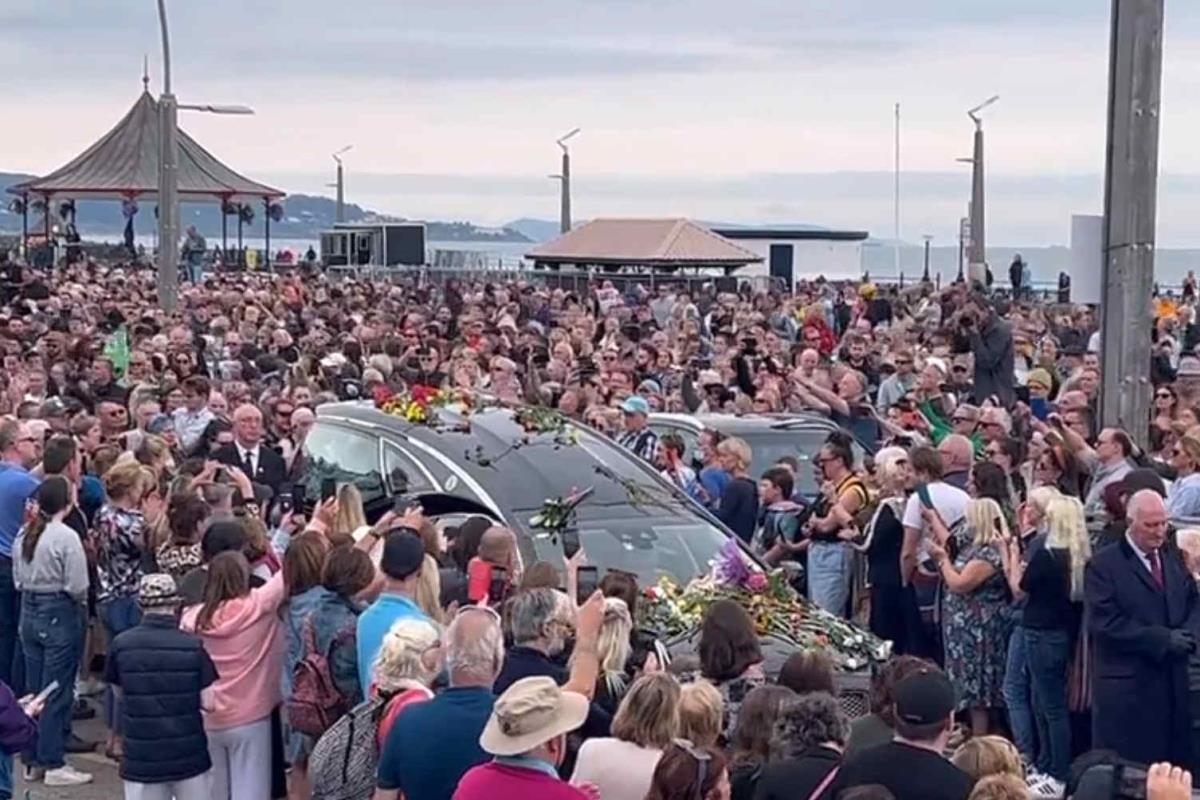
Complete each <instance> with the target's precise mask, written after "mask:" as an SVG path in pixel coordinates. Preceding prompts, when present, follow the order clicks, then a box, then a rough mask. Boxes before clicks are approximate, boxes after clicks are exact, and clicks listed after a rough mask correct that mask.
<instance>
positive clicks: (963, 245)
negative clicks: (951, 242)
mask: <svg viewBox="0 0 1200 800" xmlns="http://www.w3.org/2000/svg"><path fill="white" fill-rule="evenodd" d="M966 222H967V220H965V219H961V220H959V221H958V277H957V278H955V279H954V282H955V283H962V282H963V257H964V256H965V255H966V251H967V242H966V237H965V236H963V232H964V229H965V225H964V223H966Z"/></svg>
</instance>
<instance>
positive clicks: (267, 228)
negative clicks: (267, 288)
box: [263, 197, 271, 272]
mask: <svg viewBox="0 0 1200 800" xmlns="http://www.w3.org/2000/svg"><path fill="white" fill-rule="evenodd" d="M263 234H264V236H265V237H266V241H267V243H266V252H264V253H263V267H264V268H265V269H266V271H267V272H270V271H271V198H269V197H264V198H263Z"/></svg>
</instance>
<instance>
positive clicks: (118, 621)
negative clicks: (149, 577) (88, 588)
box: [96, 595, 142, 734]
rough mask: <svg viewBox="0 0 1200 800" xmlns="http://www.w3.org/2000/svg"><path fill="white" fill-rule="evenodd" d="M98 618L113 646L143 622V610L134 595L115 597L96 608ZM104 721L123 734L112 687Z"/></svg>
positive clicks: (119, 703) (105, 698) (108, 689)
mask: <svg viewBox="0 0 1200 800" xmlns="http://www.w3.org/2000/svg"><path fill="white" fill-rule="evenodd" d="M96 616H98V617H100V622H101V623H103V625H104V631H105V633H107V634H108V641H109V643H110V644H111V642H112V640H113V639H115V638H117V634H119V633H122V632H124V631H127V630H129V629H130V628H133V627H136V626H137V625H138V624H139V623H140V622H141V621H142V609H141V607H140V606H138V602H137V597H135V596H133V595H129V596H128V597H114V598H112V599H111V600H104V601H103V602H101V603H100V604H99V605H97V606H96ZM104 721H105V722H107V723H108V729H109V730H110V731H112V732H113V733H116V734H120V733H121V701H120V699H119V698H118V697H117V695H116V693H115V692H114V691H113V690H112V687H111V686H110V687H108V688H107V689H105V690H104Z"/></svg>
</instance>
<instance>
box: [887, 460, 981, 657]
mask: <svg viewBox="0 0 1200 800" xmlns="http://www.w3.org/2000/svg"><path fill="white" fill-rule="evenodd" d="M909 464H911V465H912V470H913V474H914V475H915V476H916V479H917V489H916V491H915V492H913V493H912V495H911V496H910V497H909V498H908V503H907V505H905V507H904V520H903V522H904V542H903V544H901V546H900V579H901V581H902V582H903V584H904V587H905V592H904V596H905V602H906V603H912V604H914V605H916V606H917V608H919V609H929V608H932V607H934V606H936V604H937V588H938V584H939V582H940V580H941V578H940V577H939V576H938V573H937V568H936V567H935V566H933V561H932V558H931V556H930V552H929V537H930V536H933V535H935V534H934V532H933V531H934V528H933V526H932V525H930V523H929V520H928V519H927V517H928V516H929V515H933V514H936V515H938V516H940V517H941V518H942V522H943V523H945V527H946V529H947V530H948V529H950V528H951V527H953V525H954V523H956V522H958V521H959V520H960V519H962V518H963V516H964V515H965V514H966V512H967V503H968V502H969V501H970V499H971V498H970V495H968V494H967V493H966V492H964V491H963V490H962V489H959V488H958V487H957V486H951V485H950V484H949V483H946V481H945V480H943V470H944V469H945V466H944V464H943V461H942V454H941V453H940V452H938V451H937V450H935V449H933V448H932V447H917V448H914V449H913V451H912V453H911V454H910V455H909ZM938 544H941V545H943V546H944V544H945V543H944V542H939V543H938ZM904 617H905V619H908V620H912V621H914V622H915V620H916V619H917V618H918V617H917V616H916V614H915V613H910V614H905V615H904ZM908 641H910V642H913V643H915V646H914V647H912V648H910V650H909V652H910V653H911V654H912V655H926V654H936V653H938V652H941V648H940V646H939V644H938V632H937V625H936V623H932V624H930V622H924V624H922V625H921V629H920V630H911V631H908Z"/></svg>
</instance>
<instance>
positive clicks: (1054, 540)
mask: <svg viewBox="0 0 1200 800" xmlns="http://www.w3.org/2000/svg"><path fill="white" fill-rule="evenodd" d="M1045 527H1046V538H1045V541H1044V543H1043V542H1041V541H1036V540H1035V541H1034V543H1033V544H1032V545H1030V548H1029V557H1028V559H1027V560H1024V561H1023V560H1021V559H1020V558H1018V557H1016V556H1015V555H1010V557H1009V560H1010V561H1011V562H1012V566H1011V567H1010V571H1011V572H1012V575H1011V576H1010V581H1011V582H1012V583H1013V584H1014V585H1015V586H1016V588H1017V590H1018V592H1019V596H1021V597H1023V598H1024V608H1023V609H1022V612H1021V627H1020V629H1019V634H1020V636H1021V637H1022V639H1021V644H1022V645H1023V648H1022V649H1023V651H1024V656H1025V663H1026V667H1027V670H1028V674H1029V680H1030V684H1031V687H1032V690H1033V691H1032V697H1033V703H1032V706H1033V711H1034V713H1035V714H1036V715H1037V716H1038V717H1041V718H1042V719H1044V720H1045V728H1046V741H1045V742H1044V743H1043V746H1042V750H1041V752H1040V753H1039V754H1038V758H1037V759H1036V763H1037V766H1038V769H1039V771H1042V772H1045V773H1047V774H1048V775H1050V776H1052V777H1053V778H1055V779H1057V780H1059V781H1066V779H1067V777H1068V772H1069V769H1070V763H1071V721H1070V717H1069V715H1068V709H1067V694H1068V692H1067V684H1068V680H1069V676H1070V668H1071V653H1072V643H1073V641H1074V638H1075V633H1076V631H1078V630H1079V621H1080V617H1081V615H1082V604H1083V583H1084V570H1085V569H1086V568H1087V562H1088V560H1089V559H1090V558H1091V557H1092V546H1091V540H1090V539H1089V538H1088V531H1087V524H1086V521H1085V518H1084V514H1083V505H1082V504H1081V503H1080V502H1079V500H1078V499H1077V498H1074V497H1066V496H1062V495H1060V496H1058V497H1056V498H1053V499H1051V500H1050V502H1049V504H1048V505H1047V506H1046V515H1045ZM1030 749H1032V748H1030Z"/></svg>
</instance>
